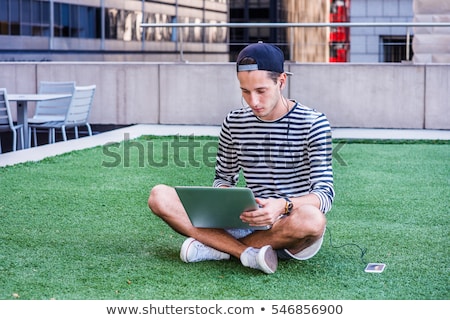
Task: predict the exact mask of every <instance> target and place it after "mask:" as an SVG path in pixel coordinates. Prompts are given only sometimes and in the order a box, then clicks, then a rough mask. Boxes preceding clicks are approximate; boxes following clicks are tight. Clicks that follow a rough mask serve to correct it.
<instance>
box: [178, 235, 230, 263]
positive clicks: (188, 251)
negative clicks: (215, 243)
mask: <svg viewBox="0 0 450 320" xmlns="http://www.w3.org/2000/svg"><path fill="white" fill-rule="evenodd" d="M180 258H181V260H182V261H184V262H186V263H188V262H199V261H206V260H228V259H230V255H229V254H228V253H225V252H221V251H219V250H216V249H213V248H211V247H208V246H206V245H204V244H203V243H201V242H200V241H198V240H195V239H194V238H187V239H186V240H185V241H184V242H183V245H182V246H181V250H180Z"/></svg>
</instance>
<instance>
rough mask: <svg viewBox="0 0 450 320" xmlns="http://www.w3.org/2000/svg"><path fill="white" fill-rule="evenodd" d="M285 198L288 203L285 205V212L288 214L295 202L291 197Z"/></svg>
mask: <svg viewBox="0 0 450 320" xmlns="http://www.w3.org/2000/svg"><path fill="white" fill-rule="evenodd" d="M284 200H286V205H285V206H284V214H285V215H287V216H288V215H289V214H290V213H291V211H292V208H293V207H294V204H293V203H292V201H291V200H289V198H284Z"/></svg>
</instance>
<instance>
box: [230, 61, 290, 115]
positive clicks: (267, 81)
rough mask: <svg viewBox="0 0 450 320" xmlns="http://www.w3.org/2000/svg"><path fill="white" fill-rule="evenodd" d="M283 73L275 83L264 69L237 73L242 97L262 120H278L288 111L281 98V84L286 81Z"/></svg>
mask: <svg viewBox="0 0 450 320" xmlns="http://www.w3.org/2000/svg"><path fill="white" fill-rule="evenodd" d="M283 75H284V74H282V75H281V76H280V77H279V78H278V81H277V82H276V83H275V82H274V81H273V79H271V78H269V73H268V72H267V71H264V70H254V71H240V72H238V73H237V77H238V80H239V83H240V87H241V91H242V97H243V98H244V100H245V102H246V103H247V104H248V105H249V106H250V108H251V109H252V111H253V113H254V114H255V116H257V117H258V118H260V119H261V120H266V121H270V120H276V119H278V118H280V117H282V116H283V115H284V114H285V113H286V108H285V107H284V106H283V103H282V100H281V85H282V83H284V81H285V79H284V77H283Z"/></svg>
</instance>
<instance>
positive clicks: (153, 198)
mask: <svg viewBox="0 0 450 320" xmlns="http://www.w3.org/2000/svg"><path fill="white" fill-rule="evenodd" d="M167 189H168V186H166V185H163V184H158V185H156V186H154V187H153V188H152V190H150V195H149V197H148V207H149V208H150V210H152V211H153V212H154V213H158V212H159V211H160V210H159V207H160V203H161V201H162V200H161V199H163V197H164V195H165V194H166V193H167Z"/></svg>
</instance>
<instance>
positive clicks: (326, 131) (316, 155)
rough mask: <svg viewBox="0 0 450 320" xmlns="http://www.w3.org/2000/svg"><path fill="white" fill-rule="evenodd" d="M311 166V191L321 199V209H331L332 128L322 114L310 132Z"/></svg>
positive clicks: (332, 188) (324, 210)
mask: <svg viewBox="0 0 450 320" xmlns="http://www.w3.org/2000/svg"><path fill="white" fill-rule="evenodd" d="M308 151H309V167H310V188H311V189H310V192H311V193H313V194H315V195H316V196H317V197H318V198H319V200H320V210H321V211H322V212H324V213H326V212H328V211H330V210H331V205H332V203H333V199H334V196H335V193H334V187H333V169H332V154H333V153H332V136H331V128H330V124H329V122H328V120H327V119H326V117H325V115H323V114H321V115H320V116H319V117H318V118H316V120H315V121H314V123H313V124H312V126H311V129H310V131H309V134H308Z"/></svg>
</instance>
